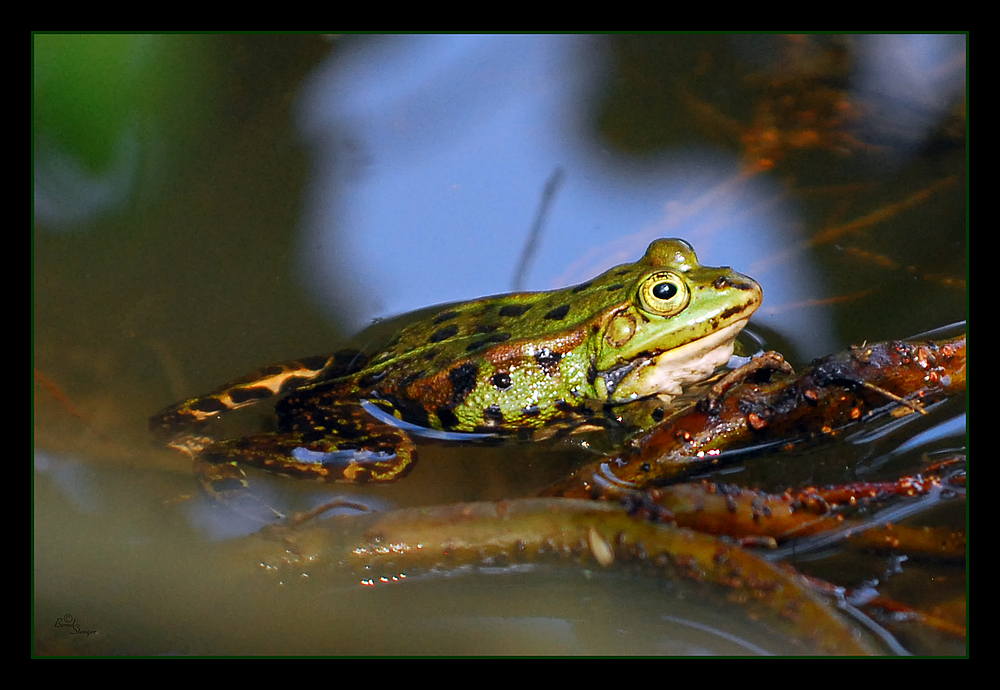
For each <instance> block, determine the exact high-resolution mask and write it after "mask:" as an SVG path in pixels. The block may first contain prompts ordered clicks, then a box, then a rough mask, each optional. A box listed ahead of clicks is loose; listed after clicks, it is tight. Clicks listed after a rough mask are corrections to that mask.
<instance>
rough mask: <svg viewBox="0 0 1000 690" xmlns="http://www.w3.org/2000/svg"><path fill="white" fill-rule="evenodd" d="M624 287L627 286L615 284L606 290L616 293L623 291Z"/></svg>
mask: <svg viewBox="0 0 1000 690" xmlns="http://www.w3.org/2000/svg"><path fill="white" fill-rule="evenodd" d="M623 287H625V286H624V285H622V284H621V283H615V284H614V285H609V286H607V287H606V288H604V290H605V291H606V292H614V291H615V290H621V289H622V288H623Z"/></svg>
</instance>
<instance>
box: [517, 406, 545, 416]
mask: <svg viewBox="0 0 1000 690" xmlns="http://www.w3.org/2000/svg"><path fill="white" fill-rule="evenodd" d="M541 413H542V409H541V408H540V407H539V406H538V405H525V406H524V407H523V408H522V409H521V414H523V415H524V416H525V417H537V416H538V415H540V414H541Z"/></svg>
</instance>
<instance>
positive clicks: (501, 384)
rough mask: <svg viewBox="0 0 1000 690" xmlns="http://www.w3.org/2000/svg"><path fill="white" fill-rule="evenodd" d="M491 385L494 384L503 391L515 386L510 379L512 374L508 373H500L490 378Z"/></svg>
mask: <svg viewBox="0 0 1000 690" xmlns="http://www.w3.org/2000/svg"><path fill="white" fill-rule="evenodd" d="M490 383H492V384H493V386H494V387H495V388H496V389H497V390H501V391H505V390H507V389H508V388H510V387H511V386H512V385H514V382H513V381H512V380H511V378H510V374H508V373H507V372H506V371H498V372H497V373H495V374H493V376H492V377H491V378H490Z"/></svg>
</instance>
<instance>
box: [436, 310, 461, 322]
mask: <svg viewBox="0 0 1000 690" xmlns="http://www.w3.org/2000/svg"><path fill="white" fill-rule="evenodd" d="M456 316H458V312H457V311H454V310H452V311H443V312H441V313H440V314H438V315H437V316H435V317H434V321H433V322H432V323H434V324H439V323H444V322H445V321H448V320H449V319H454V318H455V317H456Z"/></svg>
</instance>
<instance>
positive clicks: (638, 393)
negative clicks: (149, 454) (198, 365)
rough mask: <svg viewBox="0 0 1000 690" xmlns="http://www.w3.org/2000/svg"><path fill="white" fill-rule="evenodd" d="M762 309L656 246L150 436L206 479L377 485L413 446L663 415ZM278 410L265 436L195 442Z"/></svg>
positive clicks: (273, 381) (270, 386)
mask: <svg viewBox="0 0 1000 690" xmlns="http://www.w3.org/2000/svg"><path fill="white" fill-rule="evenodd" d="M761 300H762V292H761V288H760V285H758V284H757V283H756V282H755V281H754V280H753V279H751V278H748V277H747V276H744V275H741V274H739V273H736V272H735V271H733V270H731V269H730V268H728V267H722V268H712V267H708V266H702V265H700V264H699V263H698V259H697V257H696V256H695V253H694V250H693V249H692V248H691V246H690V245H689V244H687V243H686V242H684V241H683V240H678V239H660V240H656V241H654V242H653V243H652V244H650V245H649V248H648V249H647V250H646V253H645V255H644V256H643V257H642V258H641V259H640V260H639V261H637V262H635V263H632V264H623V265H621V266H617V267H615V268H612V269H611V270H609V271H607V272H606V273H604V274H602V275H600V276H598V277H597V278H594V279H593V280H589V281H587V282H585V283H581V284H580V285H576V286H574V287H569V288H565V289H561V290H552V291H548V292H525V293H515V294H508V295H499V296H494V297H486V298H483V299H478V300H473V301H471V302H465V303H462V304H456V305H450V306H445V307H440V308H438V309H437V310H436V311H434V312H430V313H431V315H430V316H429V317H428V318H424V319H421V320H419V321H417V322H415V323H412V324H410V325H408V326H406V327H405V328H402V329H401V330H399V331H398V332H397V333H396V334H395V335H394V336H393V337H392V338H391V340H390V341H389V342H388V343H387V344H386V345H385V346H384V347H382V348H381V349H380V350H378V351H376V352H374V353H371V354H367V355H366V354H363V353H362V352H360V351H357V350H341V351H339V352H336V353H334V354H333V355H328V356H323V357H315V358H309V359H301V360H297V361H294V362H288V363H285V364H279V365H275V366H271V367H266V368H264V369H261V370H260V371H257V372H254V373H253V374H251V375H249V376H246V377H243V378H241V379H239V380H237V381H233V382H231V383H229V384H227V385H225V386H223V387H222V388H219V389H217V390H215V391H213V392H212V393H209V394H207V395H204V396H200V397H197V398H191V399H189V400H184V401H182V402H180V403H177V404H176V405H173V406H171V407H169V408H167V409H165V410H163V411H161V412H159V413H158V414H156V415H154V416H153V418H152V419H151V420H150V426H151V428H152V429H153V430H154V431H156V432H159V433H165V434H168V435H170V436H171V437H172V439H173V443H172V445H174V446H176V447H180V448H184V449H186V450H188V451H190V452H192V453H193V454H196V455H197V456H198V458H199V460H204V461H207V462H208V463H210V464H212V465H214V466H217V467H227V466H228V467H234V468H235V467H236V466H237V464H246V465H250V466H254V467H258V468H262V469H265V470H269V471H272V472H277V473H281V474H288V475H293V476H299V477H307V478H312V479H318V480H322V481H341V482H390V481H393V480H396V479H398V478H400V477H402V476H403V475H404V474H405V473H406V472H408V471H409V470H410V469H411V468H412V467H413V464H414V462H415V461H416V448H415V445H414V443H413V440H412V436H413V435H415V434H422V433H433V432H434V430H437V431H438V432H448V433H449V437H451V438H456V437H457V438H462V437H463V436H452V435H453V434H454V435H468V436H467V437H468V438H470V439H471V438H477V437H482V436H483V435H487V436H499V435H517V436H519V437H522V438H529V439H530V438H534V437H536V436H537V435H538V434H541V433H553V431H554V430H555V431H566V430H572V429H574V428H581V427H584V426H588V427H590V428H592V427H593V426H595V425H596V426H602V425H603V426H608V425H612V424H614V423H615V421H614V420H616V419H617V418H618V414H617V411H618V410H619V409H620V408H622V406H625V405H628V404H629V403H632V402H635V401H638V400H642V399H649V398H654V397H655V398H659V399H660V400H663V401H669V400H670V399H671V398H673V397H675V396H677V395H679V394H680V393H681V391H682V387H683V386H685V385H686V384H690V383H694V382H698V381H702V380H705V379H706V378H708V377H710V376H711V375H712V374H713V372H714V371H715V370H716V368H717V367H719V366H721V365H723V364H725V363H726V362H727V361H728V359H729V357H730V355H731V354H732V352H733V347H734V342H735V339H736V336H737V334H738V333H739V332H740V330H741V329H742V328H743V327H744V326H745V325H746V324H747V321H748V320H749V318H750V315H751V314H753V312H754V311H756V309H757V308H758V307H759V306H760V303H761ZM279 395H286V396H287V397H284V398H283V399H282V400H280V401H279V402H278V404H277V406H276V411H277V415H278V423H279V431H277V432H275V433H265V434H258V435H254V436H249V437H245V438H233V439H226V440H218V441H217V440H213V439H211V438H209V437H205V436H197V435H196V433H195V432H196V431H197V429H198V428H199V426H201V425H203V424H204V423H205V422H207V421H208V420H210V419H212V418H214V417H216V416H217V415H219V414H220V413H222V412H225V411H228V410H234V409H237V408H241V407H245V406H248V405H252V404H254V403H257V402H260V401H261V400H264V399H267V398H272V397H275V396H279Z"/></svg>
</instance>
